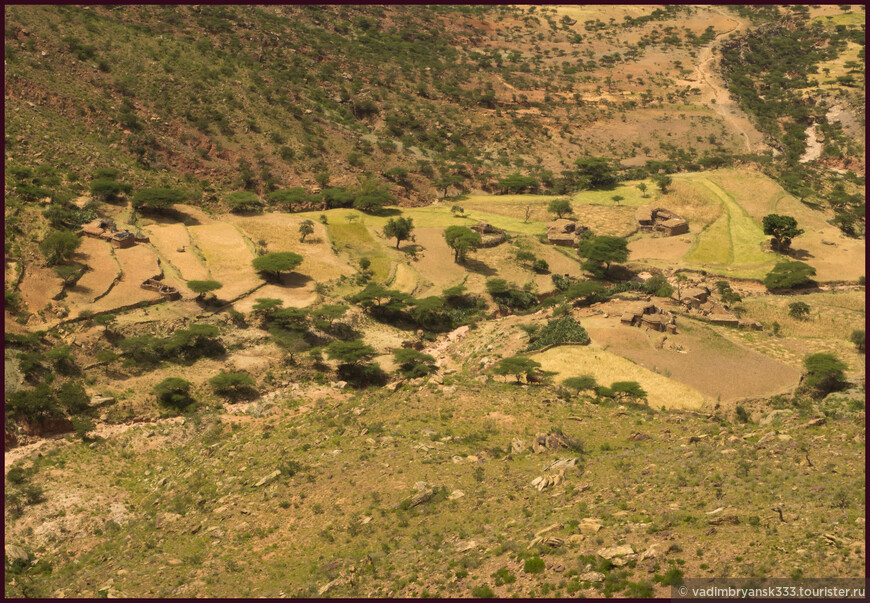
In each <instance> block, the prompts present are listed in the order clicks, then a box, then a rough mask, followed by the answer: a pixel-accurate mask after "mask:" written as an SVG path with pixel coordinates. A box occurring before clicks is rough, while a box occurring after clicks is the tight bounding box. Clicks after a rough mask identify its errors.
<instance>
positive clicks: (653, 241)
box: [628, 235, 692, 260]
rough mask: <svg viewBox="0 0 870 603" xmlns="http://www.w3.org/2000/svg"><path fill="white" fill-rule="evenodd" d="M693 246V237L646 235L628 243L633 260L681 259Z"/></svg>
mask: <svg viewBox="0 0 870 603" xmlns="http://www.w3.org/2000/svg"><path fill="white" fill-rule="evenodd" d="M691 247H692V237H691V236H689V235H683V236H679V237H644V238H641V239H635V240H634V241H630V242H629V243H628V250H629V251H630V252H631V256H630V257H631V259H632V260H640V259H649V260H679V259H680V258H681V257H683V255H685V254H686V252H687V251H689V249H690V248H691Z"/></svg>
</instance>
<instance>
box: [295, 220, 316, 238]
mask: <svg viewBox="0 0 870 603" xmlns="http://www.w3.org/2000/svg"><path fill="white" fill-rule="evenodd" d="M310 234H314V222H312V221H311V220H305V221H303V222H302V223H301V224H300V225H299V242H300V243H304V242H305V237H307V236H308V235H310Z"/></svg>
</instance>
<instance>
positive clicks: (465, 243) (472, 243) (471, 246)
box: [444, 226, 483, 264]
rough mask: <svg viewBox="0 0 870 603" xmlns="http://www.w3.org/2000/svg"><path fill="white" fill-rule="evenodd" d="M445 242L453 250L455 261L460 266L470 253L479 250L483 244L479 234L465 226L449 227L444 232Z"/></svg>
mask: <svg viewBox="0 0 870 603" xmlns="http://www.w3.org/2000/svg"><path fill="white" fill-rule="evenodd" d="M444 240H445V241H447V246H448V247H450V249H452V250H453V260H454V261H456V262H457V263H460V264H461V263H462V262H464V261H465V257H466V255H468V252H469V251H473V250H475V249H477V248H478V247H480V244H481V243H482V242H483V238H482V237H481V236H480V233H479V232H474V231H473V230H471V229H470V228H466V227H465V226H448V227H447V229H446V230H445V231H444Z"/></svg>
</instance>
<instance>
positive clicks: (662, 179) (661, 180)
mask: <svg viewBox="0 0 870 603" xmlns="http://www.w3.org/2000/svg"><path fill="white" fill-rule="evenodd" d="M655 181H656V185H658V187H659V190H660V191H662V194H663V195H664V194H667V192H668V189H669V188H670V186H671V184H672V183H673V181H674V179H673V178H671V177H670V176H668V175H667V174H659V175H658V176H655Z"/></svg>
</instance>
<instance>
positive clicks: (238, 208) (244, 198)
mask: <svg viewBox="0 0 870 603" xmlns="http://www.w3.org/2000/svg"><path fill="white" fill-rule="evenodd" d="M225 200H226V202H227V204H228V205H229V206H230V211H231V212H233V213H234V214H251V213H257V212H260V211H262V210H263V202H262V201H260V197H259V196H258V195H257V193H252V192H251V191H236V192H234V193H230V194H229V195H227V196H226V197H225Z"/></svg>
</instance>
